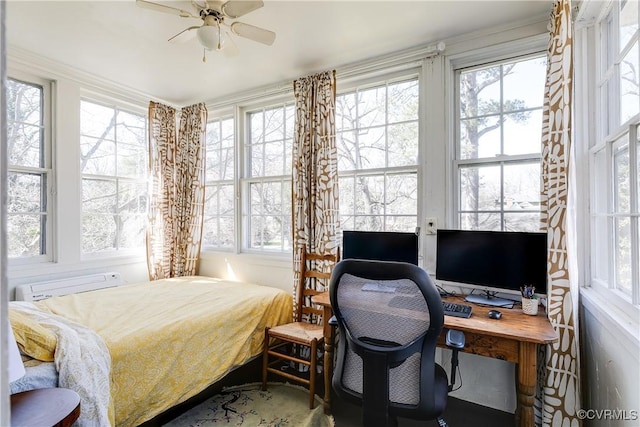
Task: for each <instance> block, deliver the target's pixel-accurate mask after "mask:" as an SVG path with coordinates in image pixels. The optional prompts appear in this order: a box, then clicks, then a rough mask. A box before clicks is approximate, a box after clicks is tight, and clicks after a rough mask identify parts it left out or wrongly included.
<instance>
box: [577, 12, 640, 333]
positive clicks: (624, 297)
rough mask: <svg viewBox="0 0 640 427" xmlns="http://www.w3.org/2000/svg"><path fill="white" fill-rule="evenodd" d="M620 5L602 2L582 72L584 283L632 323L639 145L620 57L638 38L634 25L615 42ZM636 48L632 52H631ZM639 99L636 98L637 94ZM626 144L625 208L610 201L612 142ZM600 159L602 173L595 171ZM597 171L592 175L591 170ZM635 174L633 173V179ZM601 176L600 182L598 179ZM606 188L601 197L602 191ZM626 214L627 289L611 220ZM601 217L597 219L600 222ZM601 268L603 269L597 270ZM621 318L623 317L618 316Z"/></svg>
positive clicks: (639, 263) (639, 293)
mask: <svg viewBox="0 0 640 427" xmlns="http://www.w3.org/2000/svg"><path fill="white" fill-rule="evenodd" d="M636 13H638V15H637V16H636V24H637V23H639V22H640V12H638V11H637V12H636ZM619 19H620V9H619V3H618V2H611V3H609V4H607V5H605V6H602V7H601V9H600V10H599V14H598V16H597V18H596V19H595V22H594V24H593V27H592V29H591V30H590V31H593V32H594V38H595V41H596V43H595V49H594V51H593V53H594V57H595V67H593V68H594V70H595V72H593V73H589V72H585V78H587V79H589V77H590V80H589V81H590V82H591V83H590V85H591V87H592V88H593V89H592V91H591V93H592V94H593V99H594V101H595V102H594V103H593V104H594V105H595V108H594V110H595V111H594V115H595V118H596V120H594V122H595V126H594V127H595V129H594V132H593V133H594V137H593V138H591V139H590V146H589V148H588V150H586V156H587V158H588V165H589V171H590V173H589V174H588V175H589V176H588V177H587V178H586V179H585V180H584V182H585V184H586V185H587V186H588V194H589V196H588V197H589V201H590V203H589V208H588V209H589V211H588V213H587V215H586V216H587V220H586V222H587V227H588V229H589V235H590V236H591V241H590V243H589V256H588V257H587V258H588V260H589V261H590V266H591V268H589V269H588V270H587V271H588V275H587V279H588V280H587V285H588V286H590V287H591V288H592V289H593V290H594V291H595V292H597V294H599V295H600V296H601V297H602V298H606V300H607V303H608V304H611V305H613V306H614V307H616V309H617V310H619V311H618V312H619V314H621V315H623V316H625V317H627V318H629V319H635V320H631V321H630V322H629V324H634V323H635V324H636V325H637V322H638V320H637V318H638V315H639V314H640V224H639V223H640V209H639V208H640V206H639V204H640V201H639V200H638V199H639V198H640V194H639V192H638V186H639V185H640V183H639V182H638V181H640V178H638V174H639V173H640V170H638V169H640V165H639V164H638V156H639V153H638V150H639V149H640V148H639V145H640V140H639V139H638V138H639V132H640V102H639V103H638V105H636V106H635V107H636V108H635V109H636V113H635V114H634V115H632V116H631V117H629V118H627V119H626V120H625V121H624V122H623V123H621V121H622V120H623V119H624V118H623V117H622V114H623V111H622V106H621V104H622V94H621V91H622V88H621V85H620V79H621V74H620V73H621V63H622V62H623V60H624V59H625V58H626V57H627V54H628V53H629V52H630V51H631V49H633V48H634V46H636V49H638V43H639V42H640V31H639V30H638V29H636V30H635V32H634V34H633V35H632V36H631V37H630V38H629V40H627V41H626V44H625V45H624V46H619V43H620V29H621V28H620V24H619ZM636 53H638V52H636ZM639 101H640V100H639ZM621 141H622V145H623V146H626V150H628V162H629V170H628V180H629V182H628V184H629V189H628V191H629V210H628V212H626V213H625V212H618V211H617V209H616V205H615V198H616V194H617V185H616V176H615V172H616V171H615V165H614V163H615V160H616V158H615V157H616V154H615V151H616V146H617V145H619V144H621ZM602 162H604V167H605V171H604V174H602V173H600V172H601V169H602V164H601V163H602ZM596 175H597V176H596ZM634 177H635V179H634ZM603 181H604V182H603ZM602 193H606V197H602ZM619 218H628V219H629V222H630V224H629V233H630V246H631V247H630V260H629V261H630V268H631V271H630V282H631V289H630V293H626V292H625V291H623V290H621V289H618V286H617V284H616V276H617V272H616V269H617V261H616V252H617V251H616V245H617V243H616V227H615V223H616V220H617V219H619ZM603 222H604V223H605V224H604V225H602V223H603ZM603 233H604V236H603V237H602V238H605V239H606V241H607V245H606V253H604V254H603V251H602V248H601V247H600V246H599V243H600V241H599V239H598V237H599V236H601V235H602V234H603ZM603 256H604V257H606V263H605V264H604V267H603V265H602V264H601V258H602V257H603ZM604 268H606V271H603V270H604ZM623 322H624V321H623Z"/></svg>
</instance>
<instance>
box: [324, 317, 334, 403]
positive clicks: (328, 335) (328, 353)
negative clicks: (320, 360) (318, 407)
mask: <svg viewBox="0 0 640 427" xmlns="http://www.w3.org/2000/svg"><path fill="white" fill-rule="evenodd" d="M331 316H333V311H332V310H331V306H325V307H324V312H323V315H322V322H323V325H324V331H323V335H324V413H325V414H331V378H332V377H333V346H334V336H333V334H334V330H333V326H331V325H330V324H329V319H330V318H331Z"/></svg>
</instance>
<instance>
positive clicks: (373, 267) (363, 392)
mask: <svg viewBox="0 0 640 427" xmlns="http://www.w3.org/2000/svg"><path fill="white" fill-rule="evenodd" d="M330 298H331V306H332V307H333V311H334V314H335V320H334V322H336V323H337V325H338V328H339V342H338V350H337V361H336V368H335V370H334V375H333V388H334V390H335V392H336V394H337V395H338V397H340V398H342V399H345V400H346V401H350V402H352V403H356V404H361V405H362V407H363V418H362V420H363V425H364V426H366V427H377V426H384V427H387V426H393V425H397V418H396V417H404V418H412V419H418V420H428V419H437V420H438V423H439V425H440V426H446V423H445V421H444V420H443V419H442V418H441V414H442V413H443V412H444V409H445V406H446V402H447V394H448V391H449V386H448V383H447V374H446V373H445V371H444V369H443V368H442V367H441V366H440V365H438V364H436V363H435V350H436V341H437V339H438V336H439V335H440V332H441V330H442V326H443V324H444V314H443V310H442V302H441V299H440V294H439V293H438V290H437V289H436V287H435V286H434V285H433V283H432V282H431V280H430V278H429V276H428V275H427V274H426V272H425V271H424V270H422V269H421V268H419V267H417V266H415V265H412V264H407V263H399V262H384V261H368V260H355V259H346V260H343V261H341V262H340V263H338V264H337V265H336V266H335V268H334V270H333V274H332V276H331V282H330ZM455 351H457V350H455ZM456 355H457V354H456ZM452 375H453V376H454V377H455V371H454V372H452Z"/></svg>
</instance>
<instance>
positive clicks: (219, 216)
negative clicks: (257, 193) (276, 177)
mask: <svg viewBox="0 0 640 427" xmlns="http://www.w3.org/2000/svg"><path fill="white" fill-rule="evenodd" d="M234 125H235V121H234V120H233V118H228V119H217V120H213V121H210V122H209V123H207V137H206V150H207V155H206V159H207V164H206V172H205V173H206V178H205V181H206V182H205V207H204V212H205V218H204V227H203V232H202V245H203V247H204V248H206V249H232V248H233V247H234V246H235V222H234V210H235V187H234V180H235V172H234V167H235V154H234V153H235V145H234V138H235V132H234Z"/></svg>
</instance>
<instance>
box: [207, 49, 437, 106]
mask: <svg viewBox="0 0 640 427" xmlns="http://www.w3.org/2000/svg"><path fill="white" fill-rule="evenodd" d="M445 47H446V45H445V43H444V42H442V41H441V42H438V43H435V44H431V45H428V46H425V47H422V48H417V49H416V48H412V49H407V50H404V51H401V52H396V53H393V54H389V55H385V56H379V57H376V58H374V59H369V60H366V61H360V62H359V63H356V64H351V65H346V66H344V67H336V68H335V71H336V78H338V79H340V78H342V79H351V78H355V77H359V76H361V75H363V74H367V73H371V72H374V71H377V70H385V69H388V68H391V67H399V66H405V67H406V66H407V65H415V64H417V63H419V61H422V60H424V59H427V58H432V57H434V56H437V55H440V54H441V53H442V52H444V49H445ZM309 74H313V73H309ZM300 77H303V76H300ZM292 81H293V80H289V81H286V82H281V83H278V84H275V85H271V86H266V87H263V88H259V89H252V90H250V91H247V92H241V93H239V94H236V96H234V97H232V98H227V99H221V100H218V101H217V102H216V101H213V102H208V103H206V105H207V108H208V109H210V110H219V109H223V108H228V107H230V106H233V105H235V104H239V103H242V102H247V101H253V100H256V99H259V98H263V97H276V96H280V95H285V94H287V93H289V92H292V91H293V88H292Z"/></svg>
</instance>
